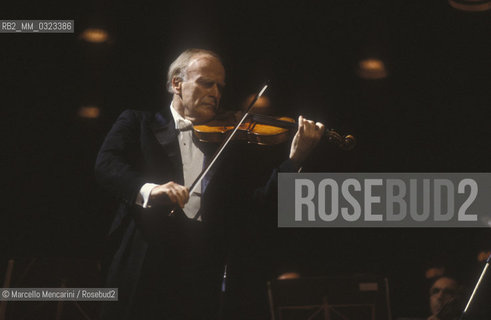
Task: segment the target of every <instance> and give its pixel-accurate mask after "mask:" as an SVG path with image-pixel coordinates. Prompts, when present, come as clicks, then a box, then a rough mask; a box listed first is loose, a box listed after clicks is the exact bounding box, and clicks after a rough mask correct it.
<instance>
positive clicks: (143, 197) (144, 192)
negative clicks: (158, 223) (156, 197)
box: [135, 183, 158, 208]
mask: <svg viewBox="0 0 491 320" xmlns="http://www.w3.org/2000/svg"><path fill="white" fill-rule="evenodd" d="M156 186H158V184H155V183H145V184H144V185H143V186H142V187H141V188H140V192H138V195H137V196H136V201H135V203H136V204H137V205H139V206H140V207H143V208H150V207H149V206H148V198H149V197H150V191H152V189H153V188H155V187H156Z"/></svg>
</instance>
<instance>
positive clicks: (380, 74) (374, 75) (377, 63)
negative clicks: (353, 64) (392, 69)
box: [358, 58, 387, 79]
mask: <svg viewBox="0 0 491 320" xmlns="http://www.w3.org/2000/svg"><path fill="white" fill-rule="evenodd" d="M358 67H359V69H358V75H359V76H360V77H361V78H364V79H382V78H385V77H387V70H386V69H385V65H384V63H383V62H382V60H379V59H373V58H370V59H365V60H361V61H360V62H359V66H358Z"/></svg>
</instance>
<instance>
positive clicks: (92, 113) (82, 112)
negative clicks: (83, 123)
mask: <svg viewBox="0 0 491 320" xmlns="http://www.w3.org/2000/svg"><path fill="white" fill-rule="evenodd" d="M100 112H101V111H100V110H99V108H98V107H94V106H87V107H80V109H78V116H79V117H80V118H87V119H96V118H99V114H100Z"/></svg>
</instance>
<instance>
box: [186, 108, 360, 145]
mask: <svg viewBox="0 0 491 320" xmlns="http://www.w3.org/2000/svg"><path fill="white" fill-rule="evenodd" d="M234 128H235V120H234V119H232V120H227V119H225V120H222V119H219V120H212V121H210V122H208V123H206V124H203V125H195V126H194V127H193V131H194V134H195V136H196V137H197V138H198V139H199V140H200V141H202V142H211V143H221V142H222V141H223V140H224V139H225V138H226V137H227V136H228V135H229V134H230V133H231V132H232V130H234ZM296 128H297V123H296V122H295V120H294V119H292V118H289V117H272V116H267V115H262V114H253V113H250V114H248V116H247V118H246V119H245V120H244V121H243V122H242V123H241V124H240V126H239V127H238V129H237V132H236V134H235V137H234V139H238V140H245V141H247V142H249V143H255V144H259V145H268V146H270V145H276V144H280V143H283V142H286V141H288V139H289V138H290V136H291V133H292V132H293V131H294V130H295V129H296ZM324 134H325V136H326V137H327V139H328V141H329V142H332V143H334V144H335V145H337V146H338V147H340V148H341V149H343V150H351V149H353V148H354V147H355V145H356V139H355V137H354V136H352V135H350V134H348V135H345V136H342V135H340V134H339V133H337V132H336V131H335V130H332V129H326V131H325V133H324Z"/></svg>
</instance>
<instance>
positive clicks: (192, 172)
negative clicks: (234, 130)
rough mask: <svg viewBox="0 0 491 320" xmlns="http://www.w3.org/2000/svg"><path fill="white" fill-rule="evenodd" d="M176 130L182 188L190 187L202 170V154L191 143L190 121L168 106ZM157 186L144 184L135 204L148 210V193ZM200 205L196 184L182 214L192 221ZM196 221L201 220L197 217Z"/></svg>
mask: <svg viewBox="0 0 491 320" xmlns="http://www.w3.org/2000/svg"><path fill="white" fill-rule="evenodd" d="M170 110H171V113H172V117H173V118H174V123H175V124H176V129H177V130H178V131H179V133H178V134H177V140H178V141H179V149H180V151H181V159H182V168H183V173H184V186H186V187H188V188H189V187H190V186H191V184H192V183H193V182H194V180H195V179H196V178H197V177H198V175H199V174H200V173H201V171H202V169H203V161H204V154H203V152H202V151H201V150H200V149H199V148H198V146H197V145H196V144H195V143H194V141H193V130H192V125H193V124H192V123H191V121H189V120H187V119H184V118H183V117H182V116H181V115H180V114H179V113H178V112H177V111H176V110H175V109H174V107H173V106H172V104H171V106H170ZM156 186H158V185H157V184H154V183H145V184H144V185H143V186H142V187H141V189H140V192H139V194H138V195H137V198H136V204H137V205H140V206H142V207H143V208H148V207H149V206H148V198H149V196H150V191H151V190H152V189H153V188H154V187H156ZM200 205H201V184H200V183H198V185H197V186H196V188H195V189H194V192H193V193H192V194H191V195H190V196H189V201H188V202H187V203H186V205H185V206H184V209H183V211H184V213H185V214H186V216H187V217H188V218H190V219H193V218H194V217H195V216H196V214H197V213H198V211H199V209H200ZM198 220H201V218H200V217H199V218H198Z"/></svg>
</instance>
